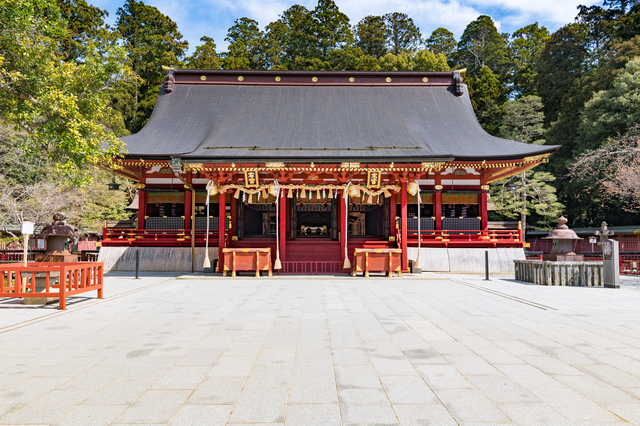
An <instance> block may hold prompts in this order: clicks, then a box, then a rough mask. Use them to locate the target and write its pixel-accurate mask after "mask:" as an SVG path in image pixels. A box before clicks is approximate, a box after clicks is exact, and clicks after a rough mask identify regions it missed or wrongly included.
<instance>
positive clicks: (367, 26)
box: [354, 15, 389, 58]
mask: <svg viewBox="0 0 640 426" xmlns="http://www.w3.org/2000/svg"><path fill="white" fill-rule="evenodd" d="M354 32H355V36H356V46H358V47H359V48H360V49H362V51H363V52H364V53H365V54H367V55H370V56H373V57H374V58H380V57H381V56H384V55H385V54H386V53H387V38H388V37H389V30H388V29H387V26H386V24H385V20H384V18H383V17H382V16H372V15H369V16H365V17H364V18H362V19H361V20H360V22H358V23H357V24H356V26H355V27H354Z"/></svg>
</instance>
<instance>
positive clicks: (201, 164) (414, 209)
mask: <svg viewBox="0 0 640 426" xmlns="http://www.w3.org/2000/svg"><path fill="white" fill-rule="evenodd" d="M122 141H123V142H124V144H125V149H126V153H125V154H124V155H123V157H122V158H119V159H117V160H116V163H117V166H118V168H117V170H116V173H118V174H119V175H121V176H124V177H126V178H129V179H132V180H134V181H135V182H137V187H138V191H139V192H138V220H137V226H134V227H129V228H118V227H116V228H112V227H105V229H104V233H103V241H102V248H101V251H100V258H101V260H102V261H104V262H105V267H106V269H114V270H118V269H120V270H127V269H129V270H130V269H131V268H132V259H133V257H132V256H133V252H134V251H135V248H138V249H139V252H140V256H141V269H142V270H145V269H146V270H158V271H159V270H176V271H191V270H200V271H201V270H202V266H203V259H204V254H205V253H204V251H205V244H208V247H209V252H208V253H209V257H210V258H211V259H212V263H213V260H214V259H217V258H218V252H219V250H218V249H219V248H223V247H226V248H266V247H269V248H271V251H272V253H273V255H272V261H275V259H276V252H278V254H279V260H280V263H281V265H282V268H281V269H280V270H279V272H280V273H342V272H345V273H346V272H350V271H349V270H347V269H345V268H344V265H345V262H344V260H345V256H347V257H349V258H351V257H352V256H353V253H354V250H355V249H356V248H396V249H401V250H402V255H401V256H402V269H403V270H404V271H407V270H408V267H409V262H410V261H415V259H416V257H417V256H418V253H419V255H420V258H421V263H422V268H423V270H427V271H429V270H431V271H451V272H465V271H466V270H465V268H467V269H469V268H471V269H472V270H473V269H474V268H475V269H478V268H482V267H483V265H484V251H485V250H491V252H492V256H494V257H495V258H496V259H498V263H500V262H502V263H504V264H507V267H510V266H509V265H510V262H511V260H512V259H524V252H523V247H524V245H525V243H524V242H523V239H522V233H521V230H489V228H488V221H487V196H488V190H489V186H488V185H489V183H491V182H493V181H496V180H499V179H503V178H506V177H509V176H512V175H515V174H518V173H521V172H523V171H526V170H529V169H531V168H533V167H535V166H537V165H538V164H540V163H543V162H546V161H547V158H548V157H549V156H550V155H551V154H552V153H553V152H554V151H555V150H556V149H557V148H558V147H556V146H548V145H529V144H524V143H520V142H515V141H511V140H505V139H500V138H497V137H494V136H491V135H489V134H487V133H486V132H485V131H484V130H483V129H482V127H481V126H480V124H479V123H478V121H477V120H476V117H475V115H474V111H473V108H472V105H471V101H470V99H469V94H468V91H467V87H466V85H465V84H463V82H462V78H461V76H460V73H459V72H457V71H452V72H359V71H353V72H352V71H349V72H331V71H246V70H242V71H229V70H225V71H222V70H191V69H190V70H183V69H172V70H170V71H169V74H168V75H167V77H166V79H165V81H164V83H163V84H162V87H161V89H160V94H159V96H158V100H157V102H156V105H155V108H154V110H153V114H152V115H151V118H150V119H149V121H148V123H147V124H146V125H145V126H144V128H143V129H142V130H140V132H138V133H136V134H133V135H131V136H126V137H123V138H122ZM207 192H209V193H210V194H212V195H210V196H209V201H210V203H209V205H208V206H207V204H206V198H207ZM276 197H277V198H278V199H277V200H276ZM276 201H277V202H276ZM207 212H208V213H207ZM207 225H208V227H209V234H208V237H209V238H208V243H207V238H206V237H207V231H206V230H207ZM478 259H479V260H478ZM350 260H351V261H352V260H353V259H350ZM480 261H481V262H482V263H481V265H480V266H478V265H475V266H474V265H471V266H469V265H468V264H469V262H471V263H474V262H476V263H477V262H480ZM511 263H512V262H511ZM465 265H466V266H465ZM472 270H469V271H467V272H472Z"/></svg>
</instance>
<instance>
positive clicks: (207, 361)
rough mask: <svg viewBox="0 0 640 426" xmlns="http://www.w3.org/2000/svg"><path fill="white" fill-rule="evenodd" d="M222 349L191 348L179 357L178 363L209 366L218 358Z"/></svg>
mask: <svg viewBox="0 0 640 426" xmlns="http://www.w3.org/2000/svg"><path fill="white" fill-rule="evenodd" d="M223 352H224V349H208V348H193V349H191V350H190V351H189V352H188V353H187V354H186V355H185V356H183V357H182V358H180V361H178V365H202V366H208V367H211V366H212V365H213V364H215V363H216V361H217V360H218V359H219V358H220V356H221V355H222V353H223Z"/></svg>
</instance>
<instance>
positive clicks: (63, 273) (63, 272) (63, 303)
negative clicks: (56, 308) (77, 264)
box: [58, 266, 67, 311]
mask: <svg viewBox="0 0 640 426" xmlns="http://www.w3.org/2000/svg"><path fill="white" fill-rule="evenodd" d="M59 280H60V281H59V284H60V286H59V287H58V291H59V293H60V309H61V310H63V311H64V310H65V309H67V298H66V297H67V296H66V293H67V291H66V290H67V288H66V287H67V268H65V267H64V266H61V267H60V278H59Z"/></svg>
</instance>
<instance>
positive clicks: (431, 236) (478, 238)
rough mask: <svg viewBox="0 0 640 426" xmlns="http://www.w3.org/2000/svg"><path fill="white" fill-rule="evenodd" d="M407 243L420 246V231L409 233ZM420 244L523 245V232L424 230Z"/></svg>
mask: <svg viewBox="0 0 640 426" xmlns="http://www.w3.org/2000/svg"><path fill="white" fill-rule="evenodd" d="M407 243H409V245H411V246H414V245H417V244H418V231H415V230H413V231H407ZM420 244H421V245H423V246H425V247H429V246H449V245H451V246H475V247H478V246H486V247H494V246H499V245H513V244H517V245H520V247H521V245H522V230H520V229H496V230H488V231H457V230H441V231H433V230H428V231H427V230H423V231H420Z"/></svg>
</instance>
